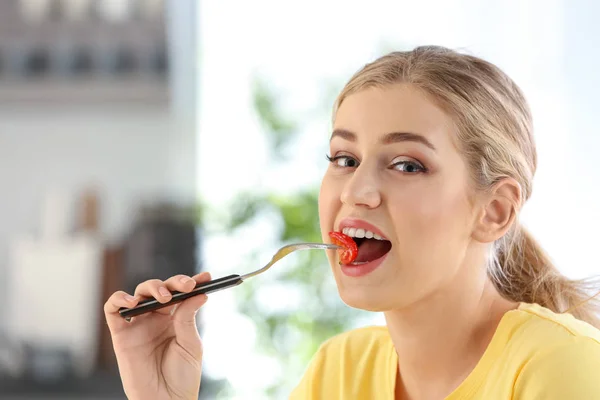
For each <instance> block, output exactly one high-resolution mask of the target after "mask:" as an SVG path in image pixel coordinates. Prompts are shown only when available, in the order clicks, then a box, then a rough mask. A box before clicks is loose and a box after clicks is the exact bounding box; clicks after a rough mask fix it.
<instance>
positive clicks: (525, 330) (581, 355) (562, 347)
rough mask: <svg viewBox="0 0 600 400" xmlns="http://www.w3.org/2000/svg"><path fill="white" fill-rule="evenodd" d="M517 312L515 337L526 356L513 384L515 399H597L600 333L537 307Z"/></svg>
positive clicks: (582, 323)
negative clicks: (518, 320)
mask: <svg viewBox="0 0 600 400" xmlns="http://www.w3.org/2000/svg"><path fill="white" fill-rule="evenodd" d="M519 311H520V317H521V318H522V319H523V320H522V324H521V325H520V326H519V329H516V330H515V335H516V336H520V335H521V336H522V337H521V340H519V341H518V343H519V345H520V346H522V348H523V349H524V350H523V351H525V352H527V353H528V357H526V358H525V359H524V360H523V365H522V366H521V371H520V373H519V374H518V376H517V379H516V381H515V394H516V395H517V398H543V399H566V398H572V399H575V398H577V399H588V398H589V399H591V398H600V380H599V379H598V378H599V377H600V330H598V329H596V328H594V327H593V326H591V325H589V324H587V323H585V322H583V321H580V320H578V319H576V318H574V317H573V316H571V315H570V314H558V313H554V312H552V311H550V310H548V309H546V308H544V307H541V306H539V305H522V306H521V307H520V308H519Z"/></svg>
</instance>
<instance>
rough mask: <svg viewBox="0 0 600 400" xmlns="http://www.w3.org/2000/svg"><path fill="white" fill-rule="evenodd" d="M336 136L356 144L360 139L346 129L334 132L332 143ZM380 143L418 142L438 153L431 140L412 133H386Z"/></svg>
mask: <svg viewBox="0 0 600 400" xmlns="http://www.w3.org/2000/svg"><path fill="white" fill-rule="evenodd" d="M336 136H337V137H340V138H342V139H345V140H348V141H349V142H356V141H357V138H358V137H357V135H356V133H354V132H352V131H349V130H346V129H335V130H334V131H333V133H332V134H331V139H329V140H330V141H331V140H332V139H333V138H334V137H336ZM380 142H381V143H383V144H392V143H398V142H417V143H421V144H424V145H425V146H427V147H429V148H430V149H431V150H433V151H436V150H435V146H434V145H433V144H432V143H431V142H430V141H429V140H427V138H426V137H425V136H422V135H419V134H417V133H411V132H390V133H386V134H385V135H383V138H381V140H380Z"/></svg>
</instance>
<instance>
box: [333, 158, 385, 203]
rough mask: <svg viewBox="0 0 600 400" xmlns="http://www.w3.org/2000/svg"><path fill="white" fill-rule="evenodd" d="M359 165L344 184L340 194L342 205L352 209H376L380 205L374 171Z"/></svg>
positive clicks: (379, 195)
mask: <svg viewBox="0 0 600 400" xmlns="http://www.w3.org/2000/svg"><path fill="white" fill-rule="evenodd" d="M365 167H366V166H365V164H362V165H360V166H359V167H358V168H357V169H356V170H355V171H354V173H353V174H352V176H351V178H350V179H349V180H348V181H347V182H346V184H345V186H344V190H343V191H342V194H341V197H340V199H341V201H342V203H343V204H346V205H349V206H352V207H364V208H376V207H378V206H379V205H380V204H381V191H380V188H379V181H378V179H377V174H376V172H375V171H369V170H368V169H367V168H365Z"/></svg>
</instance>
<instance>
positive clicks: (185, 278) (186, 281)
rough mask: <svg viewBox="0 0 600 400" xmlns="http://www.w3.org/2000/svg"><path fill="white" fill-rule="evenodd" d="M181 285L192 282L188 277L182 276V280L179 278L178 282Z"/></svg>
mask: <svg viewBox="0 0 600 400" xmlns="http://www.w3.org/2000/svg"><path fill="white" fill-rule="evenodd" d="M179 281H180V282H181V283H188V282H189V281H193V279H192V278H190V277H189V276H184V277H183V278H181V279H180V280H179Z"/></svg>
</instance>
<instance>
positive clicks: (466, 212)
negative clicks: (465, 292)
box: [319, 84, 476, 311]
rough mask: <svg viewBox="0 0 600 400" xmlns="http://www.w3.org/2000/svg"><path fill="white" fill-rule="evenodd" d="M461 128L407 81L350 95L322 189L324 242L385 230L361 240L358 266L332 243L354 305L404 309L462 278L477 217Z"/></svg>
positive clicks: (346, 296) (339, 278)
mask: <svg viewBox="0 0 600 400" xmlns="http://www.w3.org/2000/svg"><path fill="white" fill-rule="evenodd" d="M454 134H455V133H454V125H453V122H452V120H451V118H450V117H449V116H448V115H446V114H445V113H444V112H443V111H442V110H441V109H440V108H439V107H437V106H436V105H435V104H434V103H433V102H432V101H430V100H429V98H428V97H427V96H426V95H425V94H423V93H422V92H420V91H419V90H417V89H415V88H414V87H413V86H410V85H407V84H398V85H393V86H389V87H385V88H369V89H365V90H363V91H360V92H358V93H355V94H352V95H350V96H348V97H347V98H346V99H345V100H344V101H343V103H342V105H341V106H340V108H339V110H338V112H337V115H336V118H335V123H334V131H333V134H332V137H331V143H330V154H329V156H330V157H331V158H332V162H331V164H330V166H329V168H328V170H327V172H326V173H325V176H324V178H323V182H322V185H321V192H320V196H319V215H320V224H321V231H322V233H323V240H324V241H326V242H330V241H331V240H330V239H329V237H328V232H330V231H342V230H343V231H344V232H345V233H347V234H350V235H353V236H367V237H369V236H371V233H370V232H372V233H373V234H376V235H379V236H380V237H381V240H380V239H376V237H377V236H375V238H369V239H358V241H357V242H358V243H359V256H358V258H357V261H355V265H348V266H344V265H340V264H339V258H338V255H337V252H336V251H328V258H329V262H330V264H331V267H332V269H333V273H334V276H335V280H336V282H337V286H338V290H339V293H340V295H341V297H342V299H343V301H344V302H345V303H346V304H348V305H350V306H352V307H356V308H361V309H366V310H371V311H387V310H392V309H399V308H403V307H406V306H408V305H410V304H413V303H415V302H418V301H419V300H421V299H424V298H425V297H427V296H429V295H431V294H434V293H436V292H438V291H440V290H443V288H444V287H448V286H449V285H456V284H457V283H458V281H459V278H458V277H459V276H460V274H461V272H464V271H461V269H462V267H463V265H464V264H465V259H466V257H469V244H470V243H471V241H472V239H471V235H472V230H473V226H474V223H475V220H476V218H475V212H474V210H473V206H472V202H471V201H470V199H472V196H471V195H470V193H471V192H470V189H469V188H470V179H469V174H468V171H467V169H466V164H465V162H464V161H463V159H462V158H461V155H460V154H459V152H458V149H457V148H456V146H455V144H454V143H453V139H452V138H453V136H454ZM369 231H370V232H369ZM385 239H387V241H389V243H388V242H386V240H385ZM361 242H362V243H361ZM390 244H391V248H390ZM388 249H389V251H387V250H388ZM386 251H387V252H386Z"/></svg>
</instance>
